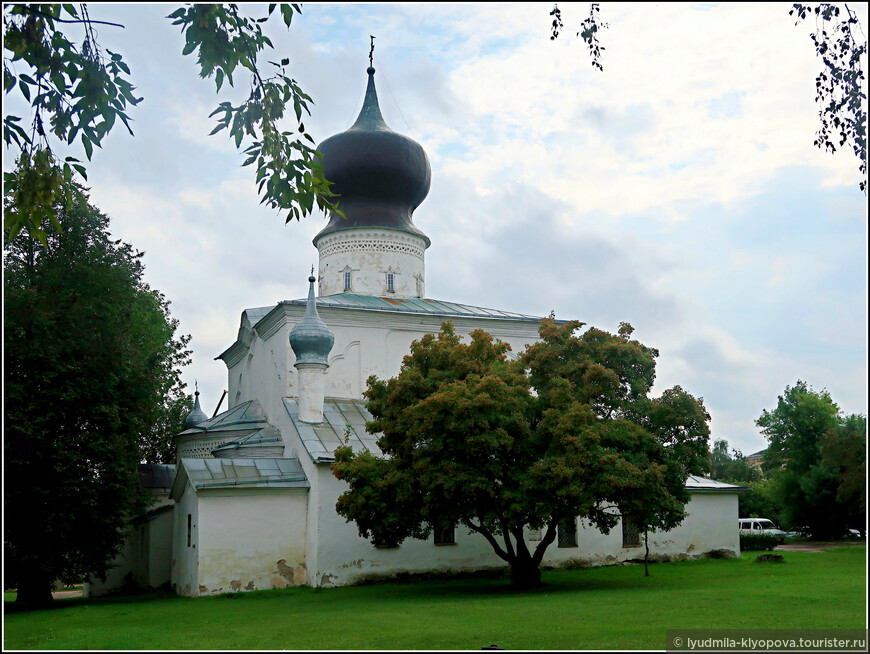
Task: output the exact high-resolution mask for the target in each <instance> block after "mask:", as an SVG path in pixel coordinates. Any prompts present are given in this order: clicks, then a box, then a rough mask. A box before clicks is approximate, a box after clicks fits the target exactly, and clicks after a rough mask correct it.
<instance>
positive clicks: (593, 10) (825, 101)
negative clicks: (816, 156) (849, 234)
mask: <svg viewBox="0 0 870 654" xmlns="http://www.w3.org/2000/svg"><path fill="white" fill-rule="evenodd" d="M792 7H793V8H792V9H791V10H789V12H788V13H789V15H790V16H791V15H795V14H797V17H798V21H797V22H796V23H795V25H799V24H800V22H801V21H802V20H804V19H806V17H807V15H810V16H812V15H815V18H816V29H815V31H814V32H813V33H811V34H810V38H811V39H812V40H813V45H814V46H815V48H816V54H817V55H818V56H819V57H821V58H822V65H823V68H822V71H821V72H820V73H819V74H818V75H817V76H816V102H817V103H819V104H820V105H821V109H819V122H820V123H821V126H820V127H819V130H818V132H817V133H816V140H815V141H814V143H813V144H814V145H815V146H816V147H818V148H820V149H823V150H826V151H828V152H831V153H833V152H836V150H837V148H838V147H843V146H844V145H845V144H846V143H847V142H848V143H849V145H850V146H851V148H852V150H853V151H854V153H855V156H856V157H858V161H859V162H860V163H859V166H858V170H859V172H860V175H861V180H860V182H859V183H858V187H859V188H860V189H861V190H862V191H864V192H865V193H866V192H867V109H866V101H867V94H866V93H865V92H864V79H865V78H864V69H863V66H864V59H865V58H866V56H867V38H866V36H864V34H863V31H862V30H861V23H860V21H859V20H858V16H857V15H856V14H855V12H854V11H852V10H851V9H849V5H845V10H846V17H845V18H840V7H838V6H837V5H835V4H831V3H828V2H822V3H819V4H817V5H815V6H813V5H804V4H794V5H792ZM599 13H600V9H599V3H597V2H593V3H590V5H589V16H588V17H587V18H586V19H584V20H583V22H582V23H580V31H578V32H577V36H579V37H580V38H582V39H583V41H584V43H586V47H587V49H588V50H589V56H590V57H591V59H592V66H593V67H594V68H597V69H598V70H600V71H603V70H604V66H603V64H602V63H601V51H602V50H604V49H605V48H604V47H603V46H601V45H600V44H599V42H598V32H600V31H601V30H602V29H604V28H606V27H608V25H607V23H604V22H602V21H601V17H600V15H599ZM550 15H551V16H552V17H553V22H552V24H551V26H550V40H551V41H553V40H555V39H557V38H558V37H559V34H561V32H562V29H563V27H564V25H563V23H562V12H561V10H560V9H559V5H558V4H556V5H553V10H552V11H551V12H550ZM858 33H860V34H861V36H860V37H859V38H856V34H858ZM837 138H839V141H840V142H839V144H836V145H835V144H834V142H833V141H834V140H836V139H837Z"/></svg>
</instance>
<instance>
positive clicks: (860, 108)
mask: <svg viewBox="0 0 870 654" xmlns="http://www.w3.org/2000/svg"><path fill="white" fill-rule="evenodd" d="M845 10H846V17H845V18H840V7H838V6H837V5H835V4H831V3H827V2H822V3H820V4H817V5H816V6H815V7H813V6H811V5H803V4H795V5H794V7H793V9H791V10H790V11H789V12H788V13H789V15H794V14H797V17H798V21H797V22H796V23H795V25H799V24H800V22H801V21H802V20H804V19H806V17H807V14H809V15H813V14H815V18H816V29H815V31H814V32H813V33H812V34H810V38H811V39H812V40H813V45H814V46H815V48H816V54H817V55H818V56H819V57H821V59H822V66H823V68H822V70H821V72H820V73H819V74H818V75H817V76H816V102H817V103H818V104H819V105H820V106H821V108H820V109H819V122H820V123H821V126H820V127H819V131H818V132H816V140H815V141H814V143H813V144H814V145H815V146H816V147H818V148H819V149H822V150H826V151H828V152H832V153H833V152H836V151H837V148H838V147H843V146H844V145H845V144H846V143H847V142H848V143H849V146H850V147H851V148H852V150H853V151H854V153H855V156H856V157H858V161H860V165H859V166H858V170H859V172H860V173H861V182H860V183H859V186H860V188H861V190H862V191H864V192H865V193H866V192H867V109H866V102H867V94H866V93H865V92H864V70H863V68H862V66H863V63H864V62H863V59H864V58H866V56H867V37H866V36H864V34H863V32H861V24H860V22H859V21H858V16H857V15H856V14H855V12H854V11H852V10H851V9H849V5H845ZM859 32H860V33H861V34H860V36H859V38H857V39H856V38H855V35H856V33H859ZM862 37H863V38H862ZM838 138H839V141H840V142H839V143H838V144H837V145H834V143H833V141H834V140H836V139H838Z"/></svg>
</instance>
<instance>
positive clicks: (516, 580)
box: [511, 558, 541, 588]
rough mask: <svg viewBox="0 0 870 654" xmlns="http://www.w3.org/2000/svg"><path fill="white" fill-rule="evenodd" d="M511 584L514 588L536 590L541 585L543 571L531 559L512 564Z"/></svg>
mask: <svg viewBox="0 0 870 654" xmlns="http://www.w3.org/2000/svg"><path fill="white" fill-rule="evenodd" d="M511 582H512V583H513V585H514V588H535V587H537V586H540V585H541V569H540V568H539V567H538V566H537V565H535V563H534V561H532V560H531V558H528V559H526V560H517V561H515V562H514V563H513V564H511Z"/></svg>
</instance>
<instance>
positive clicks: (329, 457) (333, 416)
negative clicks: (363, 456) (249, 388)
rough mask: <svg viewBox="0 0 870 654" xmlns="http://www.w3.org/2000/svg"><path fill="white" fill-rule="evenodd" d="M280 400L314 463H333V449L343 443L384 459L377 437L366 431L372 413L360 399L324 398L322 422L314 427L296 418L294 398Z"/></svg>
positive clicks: (296, 401)
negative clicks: (282, 401)
mask: <svg viewBox="0 0 870 654" xmlns="http://www.w3.org/2000/svg"><path fill="white" fill-rule="evenodd" d="M283 399H284V408H285V409H286V411H287V415H288V416H290V421H291V422H292V423H293V428H294V429H295V430H296V433H297V435H298V436H299V439H300V440H301V441H302V444H303V445H304V446H305V449H306V451H307V452H308V454H309V456H310V457H311V459H312V460H313V461H317V462H327V461H334V460H335V457H334V456H333V453H334V452H335V448H337V447H338V446H339V445H343V444H344V443H345V442H347V444H348V445H350V446H351V448H352V449H353V451H354V452H363V451H369V452H371V453H372V454H374V455H375V456H377V457H383V456H384V454H383V452H381V450H380V448H379V447H378V445H377V439H378V438H379V437H380V434H377V435H372V434H369V433H368V432H367V431H366V422H367V421H369V420H372V414H371V413H369V412H368V410H367V409H366V407H365V402H364V401H363V400H344V399H338V398H334V397H327V398H325V399H324V400H323V422H321V423H319V424H316V425H315V424H310V423H307V422H302V421H301V420H300V419H299V401H298V399H297V398H295V397H285V398H283ZM348 427H349V428H350V429H349V430H348Z"/></svg>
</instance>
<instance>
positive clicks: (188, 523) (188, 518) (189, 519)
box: [187, 513, 193, 547]
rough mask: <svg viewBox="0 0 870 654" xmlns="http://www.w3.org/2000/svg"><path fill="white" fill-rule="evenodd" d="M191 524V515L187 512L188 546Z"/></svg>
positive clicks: (188, 544) (188, 543)
mask: <svg viewBox="0 0 870 654" xmlns="http://www.w3.org/2000/svg"><path fill="white" fill-rule="evenodd" d="M192 525H193V522H192V518H191V515H190V514H189V513H188V514H187V546H188V547H190V534H191V530H192V529H191V528H192Z"/></svg>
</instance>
